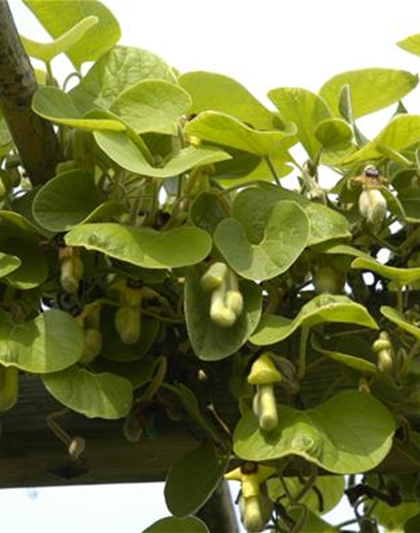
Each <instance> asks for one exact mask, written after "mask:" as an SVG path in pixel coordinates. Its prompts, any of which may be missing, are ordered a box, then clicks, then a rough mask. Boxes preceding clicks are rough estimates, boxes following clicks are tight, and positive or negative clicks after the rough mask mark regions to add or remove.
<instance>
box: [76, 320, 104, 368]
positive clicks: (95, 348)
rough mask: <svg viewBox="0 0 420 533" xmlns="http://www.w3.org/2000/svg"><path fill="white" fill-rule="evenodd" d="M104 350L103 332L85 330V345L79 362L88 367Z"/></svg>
mask: <svg viewBox="0 0 420 533" xmlns="http://www.w3.org/2000/svg"><path fill="white" fill-rule="evenodd" d="M101 349H102V335H101V332H100V331H98V330H97V329H94V328H88V329H86V330H85V345H84V348H83V353H82V357H81V358H80V359H79V362H80V363H82V364H84V365H88V364H89V363H91V362H92V361H93V360H94V359H95V357H97V356H98V355H99V354H100V352H101Z"/></svg>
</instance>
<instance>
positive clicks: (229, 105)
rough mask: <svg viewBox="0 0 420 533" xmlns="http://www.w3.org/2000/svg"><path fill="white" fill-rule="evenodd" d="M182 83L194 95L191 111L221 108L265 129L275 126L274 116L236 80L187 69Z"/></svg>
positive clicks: (180, 79)
mask: <svg viewBox="0 0 420 533" xmlns="http://www.w3.org/2000/svg"><path fill="white" fill-rule="evenodd" d="M178 81H179V84H180V85H181V87H183V88H184V89H185V90H186V91H188V92H189V93H190V95H191V96H192V99H193V104H192V108H191V113H195V114H198V113H201V112H202V111H210V110H211V111H220V112H222V113H226V114H228V115H233V116H234V117H236V118H238V119H239V120H242V121H243V122H246V123H247V124H251V125H252V126H254V128H257V129H262V130H270V129H273V125H274V121H275V117H274V115H273V113H271V111H269V110H268V109H267V108H266V107H264V106H263V105H262V104H261V103H260V102H259V101H258V100H257V99H256V98H255V97H254V96H252V94H251V93H250V92H249V91H248V90H247V89H246V88H245V87H244V86H243V85H241V84H240V83H238V82H237V81H236V80H234V79H232V78H229V77H228V76H224V75H223V74H215V73H214V72H203V71H196V72H187V73H185V74H182V76H180V77H179V80H178Z"/></svg>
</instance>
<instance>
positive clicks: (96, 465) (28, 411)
mask: <svg viewBox="0 0 420 533" xmlns="http://www.w3.org/2000/svg"><path fill="white" fill-rule="evenodd" d="M220 387H221V389H222V388H223V389H225V387H224V385H223V384H221V385H220ZM20 389H21V390H20V398H19V403H18V404H17V406H16V407H14V408H13V409H12V410H11V411H9V412H7V413H5V414H4V415H3V417H2V435H1V438H0V488H9V487H34V486H59V485H84V484H93V483H95V484H96V483H135V482H147V481H163V480H164V479H165V477H166V475H167V472H168V470H169V468H170V467H171V465H172V464H173V463H174V462H175V461H176V460H177V459H179V458H180V457H182V455H184V454H185V453H187V452H188V451H189V450H191V449H192V448H193V447H195V446H197V444H198V440H197V437H196V436H194V435H193V434H192V433H191V431H189V430H188V428H187V427H186V426H185V425H183V424H175V423H173V422H170V421H168V420H167V419H166V418H164V417H162V418H161V419H159V420H157V424H156V435H153V436H146V435H145V436H142V438H141V439H140V441H139V442H138V443H136V444H132V443H129V442H128V441H127V440H126V439H125V438H124V436H123V432H122V421H121V420H120V421H112V422H109V421H102V420H88V419H86V418H85V417H83V416H79V415H77V414H73V413H72V414H70V415H68V416H66V417H64V418H63V419H62V421H61V424H62V426H63V427H64V428H65V429H66V431H68V432H69V433H70V434H71V435H72V436H76V435H80V436H82V437H83V438H85V439H86V443H87V446H86V452H85V454H84V455H83V458H82V460H80V461H79V462H77V463H74V462H72V461H71V460H70V459H69V456H68V454H67V450H66V447H65V446H64V445H63V444H62V443H61V442H60V441H59V440H58V439H57V438H56V437H55V435H54V434H53V433H52V432H51V431H50V429H49V428H48V426H47V423H46V418H45V417H46V415H47V414H49V413H51V412H53V411H56V410H57V409H60V406H59V405H58V404H57V402H55V401H54V400H53V399H52V398H51V396H50V395H49V394H48V393H47V392H46V390H45V389H44V387H43V385H42V383H41V381H40V380H39V379H37V378H33V377H27V376H22V378H21V388H20ZM216 392H217V391H216ZM219 397H220V398H224V396H223V391H221V392H220V396H219ZM219 408H220V409H221V410H222V411H223V405H221V404H220V403H219ZM231 409H232V407H231V405H227V404H226V412H227V413H228V414H227V416H228V417H229V412H230V411H231ZM222 414H223V413H222ZM417 464H418V463H417ZM301 468H302V462H301V461H300V460H295V461H294V462H292V464H291V465H290V466H289V468H288V471H287V472H286V473H287V475H296V473H297V472H301ZM377 471H380V472H398V473H401V474H403V473H413V472H418V466H417V465H416V464H415V463H411V462H410V461H409V460H407V457H406V456H405V455H404V454H403V453H401V452H400V451H398V450H394V451H393V452H392V453H391V454H390V456H389V457H388V458H387V460H386V461H385V462H384V463H383V464H382V465H381V466H380V467H379V468H378V469H377Z"/></svg>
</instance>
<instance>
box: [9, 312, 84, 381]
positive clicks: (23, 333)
mask: <svg viewBox="0 0 420 533" xmlns="http://www.w3.org/2000/svg"><path fill="white" fill-rule="evenodd" d="M83 345H84V337H83V332H82V329H81V327H80V326H79V325H78V324H77V322H76V321H75V320H74V319H73V318H72V317H71V316H70V315H69V314H67V313H64V312H63V311H58V310H52V311H45V312H44V313H42V314H41V315H39V316H38V317H37V318H35V320H33V321H32V322H24V323H15V322H13V320H12V319H11V318H10V316H9V315H8V314H7V313H5V312H4V311H1V310H0V363H1V364H2V365H4V366H14V367H16V368H20V369H21V370H24V371H26V372H31V373H33V374H46V373H48V372H57V371H59V370H63V369H65V368H67V367H69V366H71V365H73V364H74V363H75V362H76V361H78V360H79V359H80V357H81V355H82V351H83Z"/></svg>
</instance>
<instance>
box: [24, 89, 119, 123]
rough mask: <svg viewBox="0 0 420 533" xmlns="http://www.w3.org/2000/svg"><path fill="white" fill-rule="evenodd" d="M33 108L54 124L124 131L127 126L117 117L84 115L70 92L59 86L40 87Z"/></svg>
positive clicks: (34, 98) (33, 100)
mask: <svg viewBox="0 0 420 533" xmlns="http://www.w3.org/2000/svg"><path fill="white" fill-rule="evenodd" d="M32 109H33V110H34V111H35V113H36V114H37V115H39V116H40V117H43V118H46V119H47V120H50V121H51V122H54V124H63V125H64V126H70V127H72V128H83V129H85V130H92V131H93V130H102V129H103V130H111V131H124V130H125V129H126V126H124V124H122V123H121V122H120V121H119V120H117V119H112V118H99V117H98V118H89V117H84V116H83V114H82V113H81V112H80V111H79V109H78V108H77V106H76V104H75V103H74V101H73V99H72V97H71V95H70V94H66V93H65V92H63V91H61V90H60V89H58V88H57V87H40V88H39V89H38V90H37V91H36V93H35V95H34V97H33V99H32Z"/></svg>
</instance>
